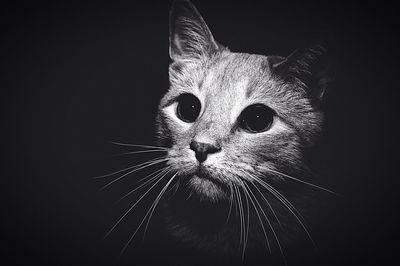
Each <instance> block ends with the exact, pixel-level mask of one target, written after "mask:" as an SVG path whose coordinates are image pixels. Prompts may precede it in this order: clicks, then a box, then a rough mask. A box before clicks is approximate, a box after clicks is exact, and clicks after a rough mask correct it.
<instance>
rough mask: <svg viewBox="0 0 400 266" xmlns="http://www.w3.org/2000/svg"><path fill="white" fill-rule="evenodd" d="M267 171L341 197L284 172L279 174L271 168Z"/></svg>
mask: <svg viewBox="0 0 400 266" xmlns="http://www.w3.org/2000/svg"><path fill="white" fill-rule="evenodd" d="M265 170H266V171H268V172H270V173H274V174H277V175H280V176H283V177H286V178H289V179H291V180H294V181H297V182H300V183H303V184H306V185H309V186H312V187H315V188H318V189H321V190H323V191H326V192H329V193H331V194H334V195H336V196H340V195H339V194H338V193H336V192H334V191H332V190H329V189H327V188H324V187H321V186H318V185H315V184H313V183H310V182H307V181H304V180H301V179H298V178H295V177H293V176H290V175H288V174H284V173H282V172H279V171H276V170H272V169H269V168H267V169H265Z"/></svg>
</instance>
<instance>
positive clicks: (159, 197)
mask: <svg viewBox="0 0 400 266" xmlns="http://www.w3.org/2000/svg"><path fill="white" fill-rule="evenodd" d="M176 175H177V173H176V174H174V175H173V176H172V177H171V178H170V180H169V181H168V182H167V184H166V185H165V186H164V187H163V189H162V190H161V192H160V193H159V194H158V196H157V198H156V199H155V201H154V202H153V204H152V205H151V206H150V208H149V210H148V211H147V213H146V215H145V216H144V218H143V219H142V221H141V222H140V224H139V226H138V227H137V229H136V230H135V232H134V233H133V234H132V235H131V237H130V238H129V240H128V242H127V243H126V244H125V246H124V247H123V248H122V250H121V252H120V256H122V254H123V253H124V252H125V250H126V249H127V248H128V246H129V244H130V243H131V242H132V240H133V238H134V237H135V235H136V234H137V232H138V231H139V229H140V227H141V226H142V225H143V223H144V221H145V220H146V217H147V216H149V213H150V216H149V220H148V221H150V218H151V214H152V213H153V211H154V209H155V207H156V205H157V204H158V202H159V200H160V199H161V197H162V195H163V194H164V192H165V190H166V189H167V188H168V186H169V185H170V184H171V182H172V181H173V180H174V178H175V177H176ZM164 177H165V175H164V176H163V177H162V178H160V180H162V179H164ZM147 225H148V223H147V224H146V230H147Z"/></svg>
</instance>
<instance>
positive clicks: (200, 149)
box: [190, 140, 221, 163]
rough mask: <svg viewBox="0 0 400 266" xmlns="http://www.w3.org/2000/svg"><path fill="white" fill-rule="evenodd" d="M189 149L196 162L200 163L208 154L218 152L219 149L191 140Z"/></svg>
mask: <svg viewBox="0 0 400 266" xmlns="http://www.w3.org/2000/svg"><path fill="white" fill-rule="evenodd" d="M190 149H192V150H193V151H194V152H195V154H196V159H197V161H199V162H200V163H202V162H204V161H205V160H206V159H207V155H208V154H210V153H216V152H219V151H220V150H221V147H218V146H216V145H213V144H210V143H203V142H197V141H194V140H193V141H192V142H191V143H190Z"/></svg>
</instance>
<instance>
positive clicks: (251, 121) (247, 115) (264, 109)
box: [239, 104, 275, 133]
mask: <svg viewBox="0 0 400 266" xmlns="http://www.w3.org/2000/svg"><path fill="white" fill-rule="evenodd" d="M274 116H275V112H274V110H272V109H271V108H269V107H268V106H266V105H264V104H254V105H250V106H249V107H247V108H246V109H244V110H243V111H242V113H241V114H240V116H239V127H240V128H242V129H244V130H246V131H248V132H251V133H258V132H263V131H267V130H268V129H270V128H271V126H272V123H273V122H274Z"/></svg>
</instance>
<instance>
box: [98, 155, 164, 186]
mask: <svg viewBox="0 0 400 266" xmlns="http://www.w3.org/2000/svg"><path fill="white" fill-rule="evenodd" d="M167 160H168V159H166V158H164V159H159V160H155V161H152V162H151V163H148V164H145V165H143V166H141V167H137V168H134V169H133V170H130V171H129V172H127V173H125V174H123V175H121V176H119V177H117V178H115V179H114V180H112V181H111V182H109V183H107V184H106V185H104V186H103V187H101V188H100V190H99V191H103V190H104V189H106V188H107V187H109V186H111V185H112V184H114V183H115V182H117V181H119V180H121V179H122V178H124V177H126V176H128V175H131V174H133V173H135V172H137V171H139V170H142V169H144V168H147V167H150V166H152V165H155V164H159V163H162V162H165V161H167Z"/></svg>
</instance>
